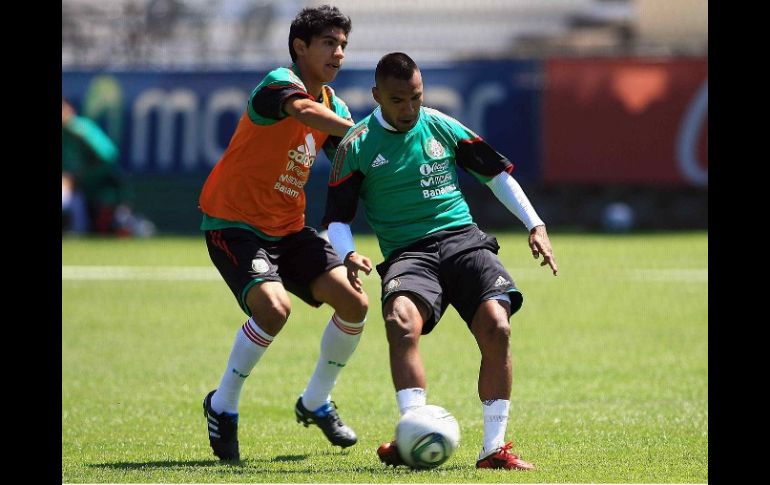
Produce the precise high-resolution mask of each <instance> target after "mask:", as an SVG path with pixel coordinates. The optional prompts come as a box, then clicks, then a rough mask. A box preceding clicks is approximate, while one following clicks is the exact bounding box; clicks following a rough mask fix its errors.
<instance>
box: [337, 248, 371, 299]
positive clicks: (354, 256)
mask: <svg viewBox="0 0 770 485" xmlns="http://www.w3.org/2000/svg"><path fill="white" fill-rule="evenodd" d="M343 263H344V264H345V268H346V269H347V270H348V281H350V285H351V286H352V287H353V288H354V289H355V290H356V291H357V292H359V293H362V292H363V291H364V289H363V287H362V286H361V279H360V278H359V277H358V272H359V271H363V272H364V273H366V274H367V275H368V274H369V273H371V272H372V261H371V260H370V259H369V258H367V257H366V256H363V255H361V254H358V253H357V252H355V251H351V252H350V253H348V255H347V256H346V257H345V261H343Z"/></svg>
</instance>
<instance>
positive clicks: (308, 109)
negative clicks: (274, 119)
mask: <svg viewBox="0 0 770 485" xmlns="http://www.w3.org/2000/svg"><path fill="white" fill-rule="evenodd" d="M283 110H284V111H285V112H286V114H288V115H289V116H293V117H294V118H297V120H299V121H300V122H301V123H302V124H305V125H307V126H309V127H311V128H315V129H316V130H321V131H323V132H324V133H329V134H330V135H334V136H345V133H347V132H348V128H350V127H351V126H353V121H352V120H348V119H345V118H342V117H340V116H339V115H337V113H335V112H334V111H332V110H330V109H329V108H327V107H326V106H324V105H322V104H321V103H317V102H316V101H314V100H312V99H308V98H304V97H300V96H292V97H290V98H289V99H287V100H286V102H285V103H284V105H283Z"/></svg>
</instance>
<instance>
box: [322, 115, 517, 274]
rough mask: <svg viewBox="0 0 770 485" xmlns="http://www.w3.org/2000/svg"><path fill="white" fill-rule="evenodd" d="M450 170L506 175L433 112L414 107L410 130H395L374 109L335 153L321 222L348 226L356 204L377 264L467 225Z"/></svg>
mask: <svg viewBox="0 0 770 485" xmlns="http://www.w3.org/2000/svg"><path fill="white" fill-rule="evenodd" d="M458 166H459V167H461V168H463V169H464V170H466V171H468V172H469V173H471V174H472V175H474V176H475V177H476V178H477V179H479V180H480V181H482V182H486V181H488V180H489V179H490V178H491V177H493V176H495V175H497V174H499V173H500V172H503V171H508V172H510V171H511V170H512V169H513V165H512V164H511V163H510V162H509V161H508V160H507V159H506V158H505V157H503V156H502V155H500V154H499V153H497V152H496V151H495V150H493V149H492V148H491V147H490V146H489V145H487V144H486V142H484V140H482V139H481V137H479V136H478V135H476V134H475V133H474V132H473V131H471V130H470V129H468V128H466V127H465V126H463V125H462V124H461V123H460V122H459V121H457V120H455V119H454V118H452V117H450V116H447V115H445V114H443V113H441V112H439V111H437V110H435V109H431V108H425V107H422V108H420V116H419V119H418V121H417V123H416V125H415V126H414V127H413V128H412V129H411V130H409V131H408V132H398V131H395V130H394V129H393V128H392V127H391V126H390V125H389V124H388V123H387V122H386V121H385V120H384V119H383V118H382V113H381V111H380V108H379V107H378V108H377V109H375V110H374V112H373V113H372V114H370V115H369V116H367V117H366V118H364V119H363V120H361V121H360V122H359V123H358V124H356V125H355V126H354V127H352V128H351V129H350V130H349V131H348V133H347V135H345V138H343V140H342V143H341V144H340V146H339V148H338V150H337V155H336V157H335V159H334V163H333V165H332V170H331V173H330V176H329V193H328V197H327V207H326V215H325V217H324V224H326V225H328V224H329V223H330V222H345V223H349V222H350V221H351V220H352V219H353V217H355V212H356V207H357V202H358V199H359V198H360V199H361V200H362V201H363V204H364V213H365V215H366V220H367V222H368V223H369V225H370V226H371V228H372V230H374V232H375V234H376V235H377V239H378V241H379V244H380V250H381V251H382V255H383V257H384V258H385V259H387V258H388V256H389V255H390V254H391V253H392V252H393V251H395V250H396V249H399V248H402V247H405V246H408V245H409V244H412V243H414V242H416V241H418V240H419V239H422V238H423V237H425V236H427V235H429V234H433V233H435V232H437V231H441V230H444V229H450V228H456V227H460V226H465V225H468V224H472V223H473V218H472V217H471V214H470V210H469V209H468V204H467V203H466V202H465V198H464V197H463V195H462V192H460V187H459V184H458V180H457V167H458Z"/></svg>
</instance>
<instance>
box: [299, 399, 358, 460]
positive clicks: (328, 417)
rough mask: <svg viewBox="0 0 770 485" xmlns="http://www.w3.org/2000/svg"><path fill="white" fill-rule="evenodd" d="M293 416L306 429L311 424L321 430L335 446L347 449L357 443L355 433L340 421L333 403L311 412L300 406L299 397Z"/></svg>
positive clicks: (300, 400) (335, 405)
mask: <svg viewBox="0 0 770 485" xmlns="http://www.w3.org/2000/svg"><path fill="white" fill-rule="evenodd" d="M294 414H295V415H296V416H297V422H298V423H302V424H304V425H305V427H306V428H307V427H308V426H310V425H311V424H315V425H316V426H318V427H319V428H321V431H323V433H324V435H326V439H328V440H329V442H330V443H331V444H333V445H335V446H341V447H342V448H347V447H348V446H353V445H354V444H356V442H357V441H358V437H357V436H356V433H355V432H354V431H353V430H352V429H350V427H349V426H346V425H345V423H343V422H342V420H341V419H340V416H339V415H338V414H337V404H336V403H335V402H334V401H331V402H328V403H326V404H325V405H324V406H323V407H321V408H320V409H319V410H316V412H312V411H309V410H308V409H307V408H306V407H305V406H304V405H303V404H302V396H300V397H299V399H297V404H296V405H295V406H294Z"/></svg>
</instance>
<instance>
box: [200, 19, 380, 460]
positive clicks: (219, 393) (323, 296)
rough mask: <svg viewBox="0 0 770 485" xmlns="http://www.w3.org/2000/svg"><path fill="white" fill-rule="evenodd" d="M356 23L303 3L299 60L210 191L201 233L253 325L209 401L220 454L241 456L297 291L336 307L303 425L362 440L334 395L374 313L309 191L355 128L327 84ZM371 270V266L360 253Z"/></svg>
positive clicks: (299, 411) (347, 441) (341, 439)
mask: <svg viewBox="0 0 770 485" xmlns="http://www.w3.org/2000/svg"><path fill="white" fill-rule="evenodd" d="M350 30H351V22H350V18H349V17H347V16H345V15H344V14H342V13H341V12H340V11H339V10H338V9H337V8H336V7H329V6H327V5H324V6H321V7H316V8H305V9H303V10H302V11H301V12H300V13H299V14H298V15H297V16H296V18H295V19H294V21H293V22H292V24H291V29H290V32H289V52H290V54H291V59H292V61H293V62H292V64H291V66H289V67H280V68H278V69H275V70H273V71H271V72H270V73H268V74H267V76H265V78H264V79H263V80H262V81H261V82H260V83H259V84H258V85H257V87H256V88H255V89H254V90H253V91H252V93H251V95H250V96H249V101H248V104H247V106H246V110H245V112H244V114H243V116H242V117H241V119H240V121H239V122H238V126H237V127H236V130H235V134H234V135H233V137H232V139H231V140H230V144H229V146H228V147H227V150H225V152H224V154H223V155H222V158H221V160H219V162H218V163H217V164H216V166H215V167H214V168H213V170H212V171H211V174H210V175H209V177H208V179H207V180H206V182H205V184H204V186H203V190H202V193H201V196H200V208H201V210H202V212H203V221H202V223H201V229H202V230H203V231H205V236H206V245H207V247H208V251H209V255H210V256H211V260H212V261H213V263H214V265H215V266H216V267H217V269H218V270H219V272H220V274H221V275H222V278H223V279H224V280H225V282H226V283H227V285H228V286H229V287H230V290H231V291H232V292H233V294H234V295H235V298H236V300H237V301H238V303H239V305H240V307H241V309H242V310H243V311H244V313H246V315H247V316H248V320H246V322H245V323H244V324H243V325H242V326H241V328H239V329H238V331H237V332H236V335H235V342H234V344H233V347H232V351H231V353H230V358H229V360H228V362H227V367H225V370H224V374H223V375H222V379H221V381H220V384H219V387H217V389H215V390H213V391H211V392H210V393H208V394H207V395H206V397H205V399H204V401H203V410H204V415H205V417H206V420H207V425H208V434H209V443H210V445H211V448H212V449H213V450H214V454H215V455H216V456H217V457H219V458H220V459H221V460H239V459H240V451H239V447H238V403H239V400H240V394H241V389H242V387H243V384H244V382H245V379H246V378H247V377H248V376H249V374H250V373H251V372H252V369H253V368H254V366H255V365H256V364H257V362H258V361H259V359H260V358H261V357H262V355H263V354H264V353H265V352H266V351H267V348H268V347H269V346H270V343H271V342H272V341H273V339H274V338H275V337H276V336H277V335H278V333H279V332H280V331H281V328H282V327H283V326H284V324H285V323H286V321H287V319H288V317H289V314H290V312H291V302H290V300H289V296H288V294H287V291H289V292H291V293H293V294H294V295H296V296H297V297H299V298H300V299H302V300H303V301H305V302H306V303H308V304H310V305H312V306H314V307H318V306H320V305H321V304H322V303H327V304H329V305H330V306H331V307H332V308H333V309H334V313H333V314H332V315H331V318H330V319H329V321H328V324H327V325H326V329H325V330H324V333H323V337H322V339H321V354H320V357H319V359H318V362H317V365H316V368H315V372H314V373H313V375H312V377H311V378H310V382H309V383H308V384H307V387H306V388H305V390H304V392H303V393H302V394H301V395H300V397H299V399H297V402H296V404H295V408H294V411H295V414H296V418H297V421H298V422H301V423H303V424H304V425H305V426H308V425H310V424H315V425H317V426H318V427H319V428H321V430H322V431H323V433H324V435H325V436H326V438H327V439H328V440H329V441H330V442H331V443H332V444H333V445H336V446H341V447H343V448H345V447H348V446H351V445H353V444H355V443H356V441H357V437H356V434H355V432H354V431H353V430H352V429H351V428H350V427H348V426H346V425H345V424H344V423H343V422H342V421H341V420H340V417H339V415H338V414H337V411H336V405H335V404H334V403H333V402H332V401H331V399H330V393H331V390H332V388H333V387H334V384H335V382H336V380H337V377H338V375H339V373H340V371H341V370H342V368H343V367H344V366H345V365H346V364H347V362H348V360H349V359H350V357H351V356H352V354H353V352H354V350H355V348H356V346H357V345H358V341H359V340H360V338H361V332H362V330H363V327H364V321H365V320H366V312H367V308H368V299H367V296H366V294H365V293H364V292H363V290H362V288H361V285H360V280H359V281H358V282H357V284H355V285H351V284H350V282H349V281H348V277H347V272H346V269H345V267H344V266H343V265H342V261H341V260H340V259H339V257H338V256H337V255H336V253H335V252H334V250H333V249H332V247H331V246H330V245H329V244H328V243H327V242H326V241H325V240H324V239H322V238H321V237H320V236H319V235H318V234H317V233H316V231H315V230H314V229H312V228H310V227H306V226H305V192H304V190H303V187H304V185H305V184H306V183H307V180H308V177H309V175H310V170H311V168H312V167H313V163H314V162H315V160H316V154H317V150H318V149H324V150H325V151H326V153H327V155H328V156H329V158H330V159H331V158H334V153H335V151H336V147H337V144H338V143H339V141H340V139H341V137H342V136H343V135H344V134H345V133H346V132H347V130H348V128H350V127H351V126H352V125H353V121H352V119H351V115H350V112H349V111H348V108H347V106H346V105H345V103H344V102H343V101H342V100H341V99H339V98H338V97H337V96H335V94H334V91H333V90H332V88H330V87H329V86H327V85H326V83H328V82H330V81H332V80H334V78H335V77H336V76H337V73H338V72H339V70H340V68H341V67H342V63H343V60H344V58H345V46H346V45H347V43H348V39H347V37H348V34H349V33H350ZM355 257H356V258H357V259H356V261H357V263H358V264H360V265H362V266H363V267H364V268H369V271H371V262H370V261H369V260H368V259H367V258H365V257H362V256H355Z"/></svg>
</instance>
